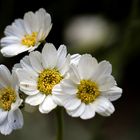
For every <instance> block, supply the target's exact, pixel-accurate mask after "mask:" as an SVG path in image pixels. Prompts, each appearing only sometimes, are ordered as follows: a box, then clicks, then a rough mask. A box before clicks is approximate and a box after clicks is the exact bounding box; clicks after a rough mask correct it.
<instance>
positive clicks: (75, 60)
mask: <svg viewBox="0 0 140 140" xmlns="http://www.w3.org/2000/svg"><path fill="white" fill-rule="evenodd" d="M80 58H81V55H80V54H73V55H71V57H70V59H71V64H74V65H78V63H79V60H80Z"/></svg>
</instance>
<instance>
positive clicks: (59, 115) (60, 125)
mask: <svg viewBox="0 0 140 140" xmlns="http://www.w3.org/2000/svg"><path fill="white" fill-rule="evenodd" d="M62 111H63V110H62V108H60V107H58V108H57V110H56V116H57V140H63V116H62V115H63V114H62V113H63V112H62Z"/></svg>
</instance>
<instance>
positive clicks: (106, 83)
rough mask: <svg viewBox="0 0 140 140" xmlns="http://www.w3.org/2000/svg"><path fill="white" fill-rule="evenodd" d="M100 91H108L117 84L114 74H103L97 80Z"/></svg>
mask: <svg viewBox="0 0 140 140" xmlns="http://www.w3.org/2000/svg"><path fill="white" fill-rule="evenodd" d="M96 82H97V84H98V86H99V90H100V91H106V90H109V89H110V88H112V87H113V86H115V85H116V81H115V79H114V77H113V76H111V75H110V76H106V75H105V76H103V77H102V78H100V79H99V80H97V81H96Z"/></svg>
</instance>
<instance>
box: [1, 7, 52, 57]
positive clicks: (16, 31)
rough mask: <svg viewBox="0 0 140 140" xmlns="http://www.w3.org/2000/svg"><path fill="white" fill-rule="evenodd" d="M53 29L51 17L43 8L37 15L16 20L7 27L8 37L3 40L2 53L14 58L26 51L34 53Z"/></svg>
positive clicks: (27, 15) (32, 14)
mask: <svg viewBox="0 0 140 140" xmlns="http://www.w3.org/2000/svg"><path fill="white" fill-rule="evenodd" d="M51 28H52V23H51V17H50V14H48V13H47V12H46V11H45V9H43V8H41V9H39V10H38V11H36V12H35V13H33V12H27V13H25V15H24V18H23V19H16V20H15V21H14V22H13V23H12V25H9V26H7V27H6V29H5V31H4V33H5V35H6V37H3V38H2V39H1V46H2V49H1V53H2V54H3V55H4V56H6V57H12V56H15V55H18V54H20V53H22V52H25V51H33V50H34V49H36V48H37V47H38V45H39V44H40V43H41V42H42V41H43V40H45V38H46V37H47V35H48V33H49V32H50V30H51Z"/></svg>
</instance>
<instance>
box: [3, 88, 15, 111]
mask: <svg viewBox="0 0 140 140" xmlns="http://www.w3.org/2000/svg"><path fill="white" fill-rule="evenodd" d="M15 101H16V93H15V91H14V90H13V89H12V88H10V87H7V88H2V89H0V108H2V109H4V110H5V111H9V110H10V109H11V104H12V103H14V102H15Z"/></svg>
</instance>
